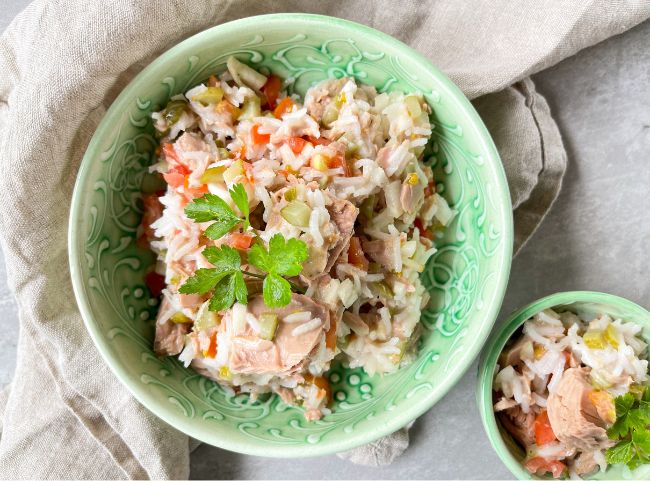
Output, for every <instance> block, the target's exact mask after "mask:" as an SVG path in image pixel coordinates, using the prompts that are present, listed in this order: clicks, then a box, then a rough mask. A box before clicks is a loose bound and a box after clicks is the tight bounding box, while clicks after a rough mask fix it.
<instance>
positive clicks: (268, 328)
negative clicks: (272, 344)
mask: <svg viewBox="0 0 650 481" xmlns="http://www.w3.org/2000/svg"><path fill="white" fill-rule="evenodd" d="M258 322H259V324H260V337H261V338H262V339H266V340H267V341H272V340H273V338H274V337H275V330H276V329H277V328H278V316H277V315H276V314H273V313H272V312H265V313H263V314H261V315H260V317H259V318H258Z"/></svg>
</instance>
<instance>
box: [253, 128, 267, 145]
mask: <svg viewBox="0 0 650 481" xmlns="http://www.w3.org/2000/svg"><path fill="white" fill-rule="evenodd" d="M259 128H260V126H259V125H257V124H255V125H253V127H252V128H251V139H252V140H253V143H254V144H268V143H269V141H270V140H271V134H260V132H259Z"/></svg>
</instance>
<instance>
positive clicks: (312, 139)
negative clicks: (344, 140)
mask: <svg viewBox="0 0 650 481" xmlns="http://www.w3.org/2000/svg"><path fill="white" fill-rule="evenodd" d="M307 140H309V142H311V143H312V144H314V145H329V144H331V143H332V141H331V140H330V139H326V138H325V137H318V138H316V137H312V136H311V135H308V136H307Z"/></svg>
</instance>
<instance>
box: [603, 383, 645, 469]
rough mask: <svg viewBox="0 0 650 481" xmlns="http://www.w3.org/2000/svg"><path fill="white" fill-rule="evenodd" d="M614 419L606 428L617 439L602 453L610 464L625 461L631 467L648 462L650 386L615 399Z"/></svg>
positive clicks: (609, 434)
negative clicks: (636, 393)
mask: <svg viewBox="0 0 650 481" xmlns="http://www.w3.org/2000/svg"><path fill="white" fill-rule="evenodd" d="M614 404H615V406H616V422H615V423H614V424H613V425H612V427H611V428H609V429H608V430H607V435H608V436H609V438H610V439H614V440H617V441H618V442H617V443H616V445H614V446H612V447H611V448H609V449H608V450H607V452H606V453H605V458H606V460H607V462H608V463H609V464H617V463H624V464H627V465H628V467H629V468H630V469H635V468H637V467H638V466H639V465H641V464H645V463H649V462H650V431H648V426H649V425H650V387H646V388H645V391H644V392H643V394H642V395H641V396H640V397H639V398H636V397H634V395H633V394H632V393H627V394H625V395H623V396H619V397H617V398H616V399H615V400H614Z"/></svg>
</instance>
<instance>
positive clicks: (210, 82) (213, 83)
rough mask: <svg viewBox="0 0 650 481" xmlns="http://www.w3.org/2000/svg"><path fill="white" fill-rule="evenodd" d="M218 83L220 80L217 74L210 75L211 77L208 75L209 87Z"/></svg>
mask: <svg viewBox="0 0 650 481" xmlns="http://www.w3.org/2000/svg"><path fill="white" fill-rule="evenodd" d="M218 84H219V80H218V79H217V77H216V76H214V75H210V77H208V87H216V86H217V85H218Z"/></svg>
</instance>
